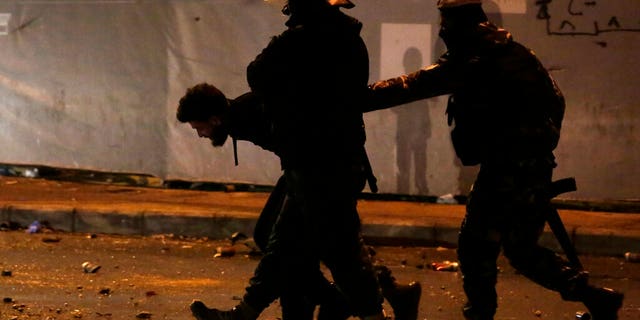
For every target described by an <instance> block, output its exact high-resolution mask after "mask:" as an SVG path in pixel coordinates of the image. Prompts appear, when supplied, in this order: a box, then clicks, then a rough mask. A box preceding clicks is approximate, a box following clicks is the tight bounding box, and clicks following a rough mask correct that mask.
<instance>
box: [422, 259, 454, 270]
mask: <svg viewBox="0 0 640 320" xmlns="http://www.w3.org/2000/svg"><path fill="white" fill-rule="evenodd" d="M429 266H430V267H431V269H432V270H434V271H458V267H459V264H458V263H457V262H454V261H449V260H445V261H442V262H432V263H431V264H430V265H429Z"/></svg>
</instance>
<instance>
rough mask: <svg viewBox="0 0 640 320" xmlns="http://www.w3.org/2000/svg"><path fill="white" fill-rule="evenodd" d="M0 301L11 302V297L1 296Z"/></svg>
mask: <svg viewBox="0 0 640 320" xmlns="http://www.w3.org/2000/svg"><path fill="white" fill-rule="evenodd" d="M2 302H4V303H13V298H11V297H4V298H2Z"/></svg>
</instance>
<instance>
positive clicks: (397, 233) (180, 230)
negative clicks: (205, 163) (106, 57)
mask: <svg viewBox="0 0 640 320" xmlns="http://www.w3.org/2000/svg"><path fill="white" fill-rule="evenodd" d="M258 214H259V212H255V213H247V212H243V214H241V215H235V214H234V213H232V212H231V213H226V214H210V215H196V214H194V215H190V214H183V213H181V214H180V215H173V214H167V213H162V212H119V211H113V210H110V211H109V210H105V211H98V210H86V209H84V210H83V209H69V208H47V209H44V208H40V207H37V206H28V205H25V206H13V205H9V206H5V207H4V208H2V211H1V212H0V220H1V221H11V222H13V223H17V224H18V225H20V226H28V225H29V224H31V223H32V222H34V221H40V222H41V223H42V222H45V223H46V225H47V226H48V227H50V228H52V229H54V230H60V231H66V232H77V233H106V234H119V235H133V236H151V235H154V234H173V235H178V236H185V237H207V238H210V239H228V238H229V236H230V235H231V234H233V233H235V232H241V233H244V234H246V235H252V234H253V227H254V225H255V223H256V221H257V216H258ZM362 231H363V236H364V238H365V241H367V243H369V244H372V245H389V246H442V247H448V248H455V247H456V246H457V237H458V226H456V225H454V224H453V222H452V223H451V224H446V225H445V224H435V223H434V224H432V225H429V224H426V225H401V224H388V223H376V222H371V223H367V222H366V215H365V217H364V218H363V227H362ZM568 232H569V234H570V236H571V237H572V240H573V242H574V245H575V246H576V250H577V251H578V252H579V253H582V254H592V255H605V256H616V257H622V256H624V253H625V252H637V251H639V250H638V249H639V248H640V234H637V233H638V232H628V233H625V232H620V233H614V232H612V231H611V230H609V229H601V230H598V229H593V228H591V229H590V228H581V227H576V228H573V229H569V230H568ZM540 243H541V245H543V246H545V247H548V248H550V249H552V250H554V251H556V252H561V249H560V246H559V244H558V243H557V241H556V240H555V237H554V236H553V234H552V233H551V232H550V231H549V230H548V229H546V230H545V231H544V233H543V235H542V237H541V239H540Z"/></svg>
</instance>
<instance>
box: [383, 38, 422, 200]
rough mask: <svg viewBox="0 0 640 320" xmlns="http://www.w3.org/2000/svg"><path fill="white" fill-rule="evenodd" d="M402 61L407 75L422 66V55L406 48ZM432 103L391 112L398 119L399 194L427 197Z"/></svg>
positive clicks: (397, 161) (412, 48) (417, 104)
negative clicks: (430, 105)
mask: <svg viewBox="0 0 640 320" xmlns="http://www.w3.org/2000/svg"><path fill="white" fill-rule="evenodd" d="M402 61H403V65H404V69H405V72H406V73H410V72H414V71H416V70H418V69H420V68H421V67H423V61H422V53H421V52H420V50H419V49H418V48H416V47H410V48H407V50H406V51H405V53H404V57H403V60H402ZM429 103H430V102H429V101H428V100H420V101H416V102H412V103H408V104H405V105H401V106H398V107H395V108H392V109H391V110H393V112H394V113H395V114H396V116H397V117H396V119H397V130H396V167H397V170H398V175H397V180H396V184H397V192H398V193H399V194H419V195H428V193H429V188H428V186H427V140H428V138H429V137H430V136H431V130H430V128H431V123H430V122H431V120H430V118H429ZM412 169H413V170H412ZM412 172H413V174H412ZM412 177H413V179H412Z"/></svg>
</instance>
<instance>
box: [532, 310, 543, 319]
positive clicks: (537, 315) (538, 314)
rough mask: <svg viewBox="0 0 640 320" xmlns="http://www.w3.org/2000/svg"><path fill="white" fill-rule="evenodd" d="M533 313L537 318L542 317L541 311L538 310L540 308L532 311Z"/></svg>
mask: <svg viewBox="0 0 640 320" xmlns="http://www.w3.org/2000/svg"><path fill="white" fill-rule="evenodd" d="M533 314H534V315H535V316H536V317H538V318H540V317H542V311H540V310H536V311H534V312H533Z"/></svg>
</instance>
